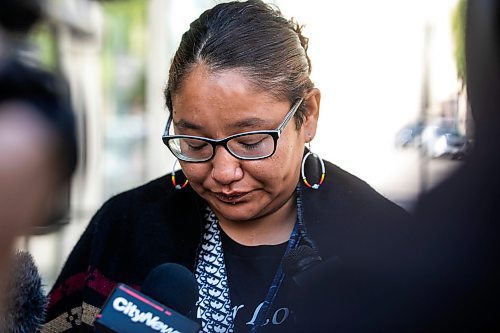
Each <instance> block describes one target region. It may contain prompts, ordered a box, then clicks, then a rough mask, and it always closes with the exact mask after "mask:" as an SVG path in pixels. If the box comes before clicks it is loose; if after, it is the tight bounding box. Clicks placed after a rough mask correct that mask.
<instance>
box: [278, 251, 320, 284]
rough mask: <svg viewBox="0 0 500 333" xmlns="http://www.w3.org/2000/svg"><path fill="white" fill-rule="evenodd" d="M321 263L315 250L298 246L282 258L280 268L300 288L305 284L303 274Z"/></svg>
mask: <svg viewBox="0 0 500 333" xmlns="http://www.w3.org/2000/svg"><path fill="white" fill-rule="evenodd" d="M322 261H323V259H322V258H321V256H320V255H319V254H318V251H317V250H316V249H313V248H312V247H310V246H308V245H300V246H298V247H296V248H294V249H292V250H291V251H290V252H289V253H288V254H287V255H286V256H284V257H283V259H282V267H283V271H284V272H285V274H286V275H289V276H291V277H292V280H294V282H295V283H296V284H297V285H298V286H300V287H302V286H303V284H304V282H305V278H304V275H305V274H306V273H305V272H306V271H308V270H310V269H311V268H313V267H315V266H316V265H318V264H320V263H321V262H322Z"/></svg>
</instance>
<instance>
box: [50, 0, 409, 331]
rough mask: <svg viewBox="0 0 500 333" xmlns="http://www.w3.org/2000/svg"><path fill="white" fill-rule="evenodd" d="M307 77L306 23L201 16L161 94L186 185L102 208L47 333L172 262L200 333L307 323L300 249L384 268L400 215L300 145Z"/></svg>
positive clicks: (138, 193)
mask: <svg viewBox="0 0 500 333" xmlns="http://www.w3.org/2000/svg"><path fill="white" fill-rule="evenodd" d="M310 72H311V65H310V61H309V58H308V56H307V38H305V37H304V36H303V35H302V32H301V28H300V26H298V25H297V24H296V23H294V22H293V21H288V20H286V19H284V18H283V17H282V16H281V14H280V13H279V11H278V10H276V9H274V8H273V7H270V6H268V5H266V4H265V3H263V2H261V1H247V2H232V3H223V4H219V5H217V6H215V7H214V8H212V9H210V10H208V11H206V12H205V13H203V14H202V15H201V16H200V17H199V18H198V19H197V20H195V21H194V22H193V23H192V24H191V26H190V29H189V31H187V32H186V33H185V34H184V35H183V37H182V40H181V43H180V46H179V49H178V50H177V52H176V54H175V57H174V59H173V62H172V65H171V68H170V73H169V80H168V84H167V87H166V89H165V97H166V103H167V107H168V108H169V110H170V111H171V115H170V118H169V120H168V123H167V126H166V129H165V133H164V135H163V141H164V143H165V144H166V145H167V146H168V148H169V149H170V150H171V152H172V153H173V154H174V155H175V156H176V157H177V159H178V160H179V162H180V165H181V167H182V173H183V175H180V172H177V173H173V174H172V175H168V176H165V177H162V178H160V179H157V180H154V181H152V182H150V183H148V184H146V185H144V186H142V187H139V188H137V189H133V190H131V191H128V192H125V193H123V194H120V195H118V196H116V197H115V198H112V199H111V200H110V201H108V202H107V203H106V204H105V205H104V206H103V207H102V208H101V209H100V210H99V212H98V213H97V214H96V216H95V217H94V218H93V220H92V221H91V223H90V225H89V227H88V229H87V230H86V231H85V233H84V234H83V236H82V238H81V239H80V241H79V243H78V244H77V245H76V247H75V249H74V250H73V253H72V254H71V256H70V258H69V259H68V262H67V264H66V266H65V267H64V269H63V272H62V273H61V275H60V277H59V279H58V280H57V282H56V284H55V286H54V288H53V289H52V292H51V304H50V306H49V314H48V316H49V323H48V324H47V326H46V330H47V331H50V332H53V331H63V327H64V328H65V329H71V328H75V329H76V328H78V327H82V328H88V327H90V326H91V325H92V322H93V319H94V318H95V314H96V313H97V312H98V311H99V308H100V307H101V306H102V304H103V302H104V300H105V298H106V296H107V295H108V294H109V293H110V291H111V289H112V288H113V286H114V285H115V284H116V283H117V282H123V283H127V284H130V285H133V286H136V287H137V288H140V286H141V284H142V282H143V280H144V277H145V276H146V275H147V273H148V272H149V271H151V270H152V269H153V268H154V267H156V266H158V265H160V264H162V263H164V262H175V263H179V264H182V265H184V266H186V267H187V268H189V269H190V270H191V271H192V272H193V273H194V274H195V276H196V279H197V282H198V287H199V300H198V303H197V304H196V308H197V318H198V320H199V321H200V322H201V323H202V327H203V330H204V331H205V332H231V331H234V332H247V331H251V330H252V331H257V330H259V331H262V332H265V331H271V332H276V331H287V332H290V331H291V330H293V328H294V327H295V325H297V323H300V322H301V320H302V321H303V320H304V319H305V318H301V315H302V317H304V316H305V313H307V311H304V312H301V311H300V309H299V308H300V306H299V305H297V304H304V302H305V299H304V298H303V297H305V294H306V293H303V292H301V291H300V290H298V291H297V288H299V287H298V286H297V285H296V284H295V283H296V282H294V280H293V279H292V278H293V277H294V274H295V273H296V272H297V271H300V270H303V269H304V267H302V266H304V265H302V262H301V261H300V260H299V261H296V260H295V261H294V260H289V259H290V257H291V256H293V255H295V254H296V250H295V249H296V248H298V247H299V246H301V245H302V246H307V247H306V249H309V250H310V251H309V252H311V253H312V254H313V255H312V256H311V258H312V259H316V260H319V256H321V257H322V259H323V261H325V262H326V261H328V259H329V258H333V257H335V258H340V260H341V261H342V262H345V263H349V264H355V265H360V267H363V268H364V269H367V270H369V269H370V267H377V265H379V264H380V263H382V262H386V263H387V260H390V258H391V256H392V254H393V253H394V251H393V250H394V249H395V248H394V247H393V245H395V243H394V242H392V241H391V240H392V239H398V236H399V234H398V233H400V232H401V230H402V228H401V227H400V225H401V223H400V220H404V219H406V215H405V213H404V212H403V210H402V209H400V208H399V207H397V206H396V205H394V204H392V203H391V202H389V201H388V200H386V199H385V198H383V197H382V196H380V195H379V194H377V193H376V192H375V191H374V190H373V189H371V188H370V187H369V186H368V185H366V184H365V183H364V182H362V181H360V180H359V179H357V178H355V177H354V176H352V175H350V174H348V173H346V172H345V171H343V170H341V169H339V168H338V167H336V166H334V165H332V164H330V163H328V162H324V164H323V161H322V160H320V159H319V157H317V155H314V154H311V153H310V150H308V149H305V147H304V146H305V144H306V143H310V142H311V141H312V139H313V138H314V136H315V134H316V126H317V122H318V116H319V106H320V91H319V90H318V89H317V88H315V87H314V85H313V83H312V81H311V80H310V78H309V74H310ZM306 162H307V163H306ZM312 162H316V163H312ZM325 174H326V176H325ZM170 178H171V179H172V183H173V184H169V180H170ZM188 180H189V182H188ZM318 254H319V256H318ZM283 258H285V262H290V261H291V264H282V263H281V262H282V260H283ZM292 259H293V258H292ZM299 259H301V258H299ZM306 259H307V258H306ZM301 265H302V266H301ZM371 265H374V266H371ZM285 266H289V267H285ZM290 266H291V267H290ZM306 266H307V265H306ZM285 271H286V273H285ZM313 284H314V283H313ZM214 304H215V305H214ZM294 304H295V305H294ZM61 323H62V324H61Z"/></svg>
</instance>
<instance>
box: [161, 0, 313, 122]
mask: <svg viewBox="0 0 500 333" xmlns="http://www.w3.org/2000/svg"><path fill="white" fill-rule="evenodd" d="M307 44H308V39H307V38H306V37H304V36H303V35H302V26H300V25H299V24H298V23H297V22H295V21H294V20H293V19H291V20H287V19H285V18H284V17H283V16H282V15H281V12H280V11H279V9H278V8H276V7H271V6H270V5H268V4H266V3H264V2H262V1H260V0H249V1H246V2H228V3H221V4H218V5H217V6H215V7H213V8H212V9H209V10H207V11H205V12H204V13H203V14H201V15H200V17H199V18H198V19H197V20H195V21H194V22H192V23H191V25H190V29H189V30H188V31H187V32H185V33H184V35H183V36H182V39H181V43H180V45H179V48H178V49H177V52H176V53H175V56H174V58H173V60H172V64H171V66H170V72H169V78H168V84H167V87H166V89H165V98H166V103H167V107H168V108H169V110H170V111H173V105H172V95H173V94H174V93H175V92H177V91H178V90H179V89H180V88H181V86H182V83H183V81H184V79H185V78H186V76H187V75H188V74H189V73H190V71H191V70H192V69H193V68H194V67H195V65H196V64H204V65H206V66H207V67H208V69H209V70H210V71H212V72H216V71H222V70H229V69H237V70H239V71H241V72H242V73H244V74H245V75H246V76H247V78H248V80H249V81H250V82H251V84H252V85H253V86H254V87H256V88H258V89H259V90H261V91H266V92H270V93H271V94H272V95H273V96H275V97H276V98H277V99H279V100H288V101H290V103H293V102H294V101H295V100H297V99H299V98H301V97H304V95H305V94H306V93H307V92H308V91H309V90H311V89H312V88H313V87H314V84H313V83H312V81H311V79H310V78H309V75H310V73H311V63H310V60H309V57H308V55H307ZM304 110H305V106H304V104H303V105H302V107H301V108H300V109H299V110H298V112H297V113H296V118H295V119H296V124H297V128H300V126H301V124H302V121H303V116H304V115H303V113H304Z"/></svg>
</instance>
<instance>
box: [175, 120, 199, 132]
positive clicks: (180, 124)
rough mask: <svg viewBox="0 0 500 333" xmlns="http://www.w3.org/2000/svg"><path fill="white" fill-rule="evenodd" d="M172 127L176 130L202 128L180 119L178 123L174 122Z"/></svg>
mask: <svg viewBox="0 0 500 333" xmlns="http://www.w3.org/2000/svg"><path fill="white" fill-rule="evenodd" d="M174 126H175V127H176V128H178V129H191V130H201V129H202V128H203V127H202V126H200V125H196V124H193V123H191V122H189V121H186V120H184V119H181V120H179V121H174Z"/></svg>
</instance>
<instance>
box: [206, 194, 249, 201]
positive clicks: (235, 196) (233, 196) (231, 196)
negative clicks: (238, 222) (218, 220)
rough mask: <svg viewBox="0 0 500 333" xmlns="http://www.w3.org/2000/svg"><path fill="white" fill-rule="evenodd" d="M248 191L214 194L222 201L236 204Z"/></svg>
mask: <svg viewBox="0 0 500 333" xmlns="http://www.w3.org/2000/svg"><path fill="white" fill-rule="evenodd" d="M247 193H248V192H231V193H222V192H214V196H215V197H216V198H217V199H219V200H220V201H222V202H225V203H230V204H237V203H238V202H239V201H241V198H243V197H244V196H245V195H247Z"/></svg>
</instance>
